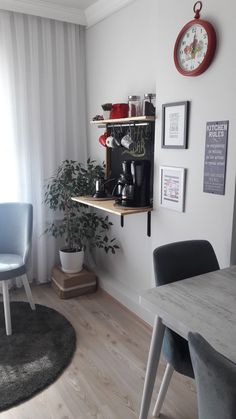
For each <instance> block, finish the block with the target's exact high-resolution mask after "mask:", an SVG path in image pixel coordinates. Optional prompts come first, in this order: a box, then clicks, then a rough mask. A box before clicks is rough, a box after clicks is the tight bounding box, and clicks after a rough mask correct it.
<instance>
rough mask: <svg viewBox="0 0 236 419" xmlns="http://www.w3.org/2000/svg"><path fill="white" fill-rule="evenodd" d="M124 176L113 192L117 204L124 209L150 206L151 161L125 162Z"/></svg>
mask: <svg viewBox="0 0 236 419" xmlns="http://www.w3.org/2000/svg"><path fill="white" fill-rule="evenodd" d="M122 168H123V174H121V175H120V178H119V179H118V182H117V184H116V186H115V188H114V190H113V192H114V195H115V196H117V199H116V203H117V204H119V205H121V206H123V207H134V208H135V207H149V206H150V168H151V165H150V161H149V160H125V161H123V162H122Z"/></svg>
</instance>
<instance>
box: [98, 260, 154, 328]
mask: <svg viewBox="0 0 236 419" xmlns="http://www.w3.org/2000/svg"><path fill="white" fill-rule="evenodd" d="M96 275H97V277H98V281H99V286H100V287H101V288H102V289H104V290H105V291H106V292H107V293H108V294H110V295H111V296H112V297H113V298H115V299H116V300H118V301H119V302H120V303H121V304H123V305H124V306H125V307H127V308H128V309H129V310H130V311H132V312H133V313H135V314H136V315H137V316H138V317H140V318H141V319H142V320H144V321H145V322H146V323H148V324H150V325H153V321H154V315H153V314H152V313H150V312H149V311H147V310H146V309H145V308H143V307H142V306H141V305H140V303H139V294H137V293H135V291H133V290H131V289H129V288H127V287H126V286H125V285H124V283H122V282H121V281H119V280H117V279H116V278H113V277H112V276H111V275H109V274H108V273H107V272H104V271H102V270H98V269H97V267H96Z"/></svg>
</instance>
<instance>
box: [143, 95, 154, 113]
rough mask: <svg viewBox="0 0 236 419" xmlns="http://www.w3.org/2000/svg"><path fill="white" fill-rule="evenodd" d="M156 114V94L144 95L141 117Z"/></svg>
mask: <svg viewBox="0 0 236 419" xmlns="http://www.w3.org/2000/svg"><path fill="white" fill-rule="evenodd" d="M155 114H156V94H155V93H145V95H144V99H143V115H144V116H155Z"/></svg>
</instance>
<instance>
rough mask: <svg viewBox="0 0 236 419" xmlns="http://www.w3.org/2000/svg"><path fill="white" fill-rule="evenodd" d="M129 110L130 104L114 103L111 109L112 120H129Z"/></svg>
mask: <svg viewBox="0 0 236 419" xmlns="http://www.w3.org/2000/svg"><path fill="white" fill-rule="evenodd" d="M128 110H129V105H128V103H114V104H113V105H112V108H111V114H110V119H119V118H127V117H128Z"/></svg>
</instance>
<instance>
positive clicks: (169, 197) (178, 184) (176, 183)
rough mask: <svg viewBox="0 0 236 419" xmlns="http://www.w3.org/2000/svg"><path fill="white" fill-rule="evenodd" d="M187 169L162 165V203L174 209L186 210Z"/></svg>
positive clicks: (163, 205)
mask: <svg viewBox="0 0 236 419" xmlns="http://www.w3.org/2000/svg"><path fill="white" fill-rule="evenodd" d="M185 177H186V169H184V168H183V167H169V166H161V167H160V205H161V206H162V207H165V208H169V209H171V210H174V211H179V212H183V211H184V201H185Z"/></svg>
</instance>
